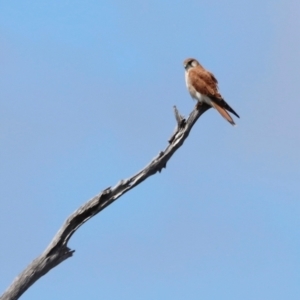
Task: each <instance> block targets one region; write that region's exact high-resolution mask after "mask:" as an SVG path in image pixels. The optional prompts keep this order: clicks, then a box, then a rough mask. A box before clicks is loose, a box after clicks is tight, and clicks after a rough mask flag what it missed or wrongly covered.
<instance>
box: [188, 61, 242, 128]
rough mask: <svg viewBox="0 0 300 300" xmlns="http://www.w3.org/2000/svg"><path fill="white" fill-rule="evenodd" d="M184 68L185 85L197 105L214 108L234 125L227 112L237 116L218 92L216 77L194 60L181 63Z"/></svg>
mask: <svg viewBox="0 0 300 300" xmlns="http://www.w3.org/2000/svg"><path fill="white" fill-rule="evenodd" d="M183 66H184V68H185V83H186V86H187V89H188V91H189V92H190V95H191V96H192V98H193V99H195V100H197V101H198V104H199V105H201V104H202V103H206V104H208V105H209V106H211V107H213V108H215V109H216V110H217V111H218V112H219V113H220V114H221V116H222V117H223V118H225V119H226V120H227V121H228V122H229V123H230V124H232V125H235V123H234V121H233V119H232V117H231V116H230V115H229V113H228V112H230V113H232V114H234V115H235V116H237V117H238V118H239V115H238V114H237V113H236V112H235V111H234V110H233V109H232V108H231V107H230V106H229V105H228V104H227V102H226V101H225V100H224V99H223V97H222V96H221V94H220V93H219V91H218V81H217V79H216V77H215V76H214V75H213V74H212V73H211V72H209V71H207V70H206V69H204V67H203V66H201V64H200V63H199V62H198V61H197V60H196V59H194V58H187V59H186V60H185V61H184V62H183Z"/></svg>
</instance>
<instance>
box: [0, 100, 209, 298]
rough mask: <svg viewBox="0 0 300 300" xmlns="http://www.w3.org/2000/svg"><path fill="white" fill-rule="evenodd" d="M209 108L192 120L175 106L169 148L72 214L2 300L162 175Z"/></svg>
mask: <svg viewBox="0 0 300 300" xmlns="http://www.w3.org/2000/svg"><path fill="white" fill-rule="evenodd" d="M209 108H210V107H209V106H208V105H206V104H202V105H197V106H196V107H195V108H194V110H193V111H192V112H191V113H190V115H189V117H188V118H187V119H185V118H183V117H182V116H181V115H180V114H179V112H178V110H177V108H176V107H175V106H174V113H175V118H176V121H177V126H176V128H175V131H174V133H173V134H172V136H171V138H170V139H169V141H168V142H169V145H168V146H167V147H166V149H165V150H163V151H160V152H159V154H158V155H157V156H156V157H155V158H154V159H152V161H151V162H150V163H149V164H148V165H147V166H146V167H145V168H144V169H142V170H141V171H140V172H138V173H137V174H135V175H133V176H132V177H130V178H127V179H124V180H121V181H120V182H118V183H117V184H116V185H115V186H114V187H108V188H106V189H105V190H103V191H102V192H100V193H99V194H98V195H96V196H95V197H94V198H92V199H91V200H89V201H87V202H86V203H84V204H83V205H82V206H81V207H79V208H78V209H77V210H76V211H75V212H74V213H73V214H71V216H69V217H68V219H67V220H66V221H65V222H64V224H63V225H62V227H61V228H60V229H59V231H58V232H57V233H56V235H55V236H54V238H53V240H52V241H51V243H50V244H49V246H48V247H47V248H46V250H45V251H44V252H43V253H42V254H41V255H40V256H39V257H37V258H36V259H35V260H33V261H32V262H31V263H30V264H29V265H28V266H27V267H26V269H25V270H24V271H23V272H21V273H20V274H19V276H17V277H16V278H15V280H14V281H13V282H12V284H11V285H10V286H9V287H8V289H7V290H6V291H5V292H4V294H3V295H2V296H1V297H0V300H15V299H18V298H19V297H20V296H21V295H22V294H23V293H24V292H25V291H26V290H27V289H28V288H29V287H30V286H31V285H33V284H34V283H35V282H36V281H37V280H38V279H39V278H41V277H42V276H43V275H45V274H46V273H47V272H48V271H50V270H51V269H53V268H54V267H56V266H57V265H58V264H60V263H61V262H63V261H64V260H66V259H67V258H69V257H71V256H72V255H73V253H74V252H75V250H71V249H70V248H69V247H68V246H67V244H68V242H69V240H70V238H71V237H72V235H73V234H74V233H75V231H76V230H77V229H78V228H79V227H80V226H81V225H83V224H84V223H85V222H87V221H88V220H89V219H90V218H92V217H93V216H95V215H96V214H98V213H99V212H100V211H101V210H103V209H104V208H106V207H107V206H108V205H110V204H111V203H113V202H114V201H115V200H117V199H118V198H119V197H121V196H122V195H124V194H125V193H126V192H128V191H129V190H131V189H132V188H134V187H135V186H137V185H138V184H140V183H141V182H143V181H144V180H145V179H147V178H148V177H150V176H151V175H154V174H155V173H157V172H161V171H162V169H163V168H166V165H167V162H168V160H169V159H170V158H171V157H172V155H173V154H174V153H175V151H176V150H177V149H178V148H179V147H181V145H182V144H183V142H184V141H185V139H186V138H187V137H188V135H189V133H190V131H191V129H192V127H193V126H194V124H195V123H196V121H197V120H198V118H199V117H200V116H201V115H202V114H203V113H204V112H205V111H207V110H208V109H209Z"/></svg>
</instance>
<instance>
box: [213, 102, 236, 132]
mask: <svg viewBox="0 0 300 300" xmlns="http://www.w3.org/2000/svg"><path fill="white" fill-rule="evenodd" d="M211 105H212V106H213V107H214V108H215V109H216V110H217V111H218V112H219V113H220V115H221V116H222V117H223V118H225V119H226V120H227V121H228V122H229V123H230V124H231V125H233V126H235V123H234V121H233V119H232V118H231V116H230V115H229V113H228V112H227V111H226V110H225V109H224V108H223V107H221V106H219V105H218V104H217V103H215V102H213V101H211Z"/></svg>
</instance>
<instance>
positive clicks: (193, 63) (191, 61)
mask: <svg viewBox="0 0 300 300" xmlns="http://www.w3.org/2000/svg"><path fill="white" fill-rule="evenodd" d="M183 66H184V68H185V70H186V71H188V70H189V69H190V68H194V67H197V66H201V65H200V64H199V62H198V61H197V60H196V59H195V58H187V59H185V60H184V62H183Z"/></svg>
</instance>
